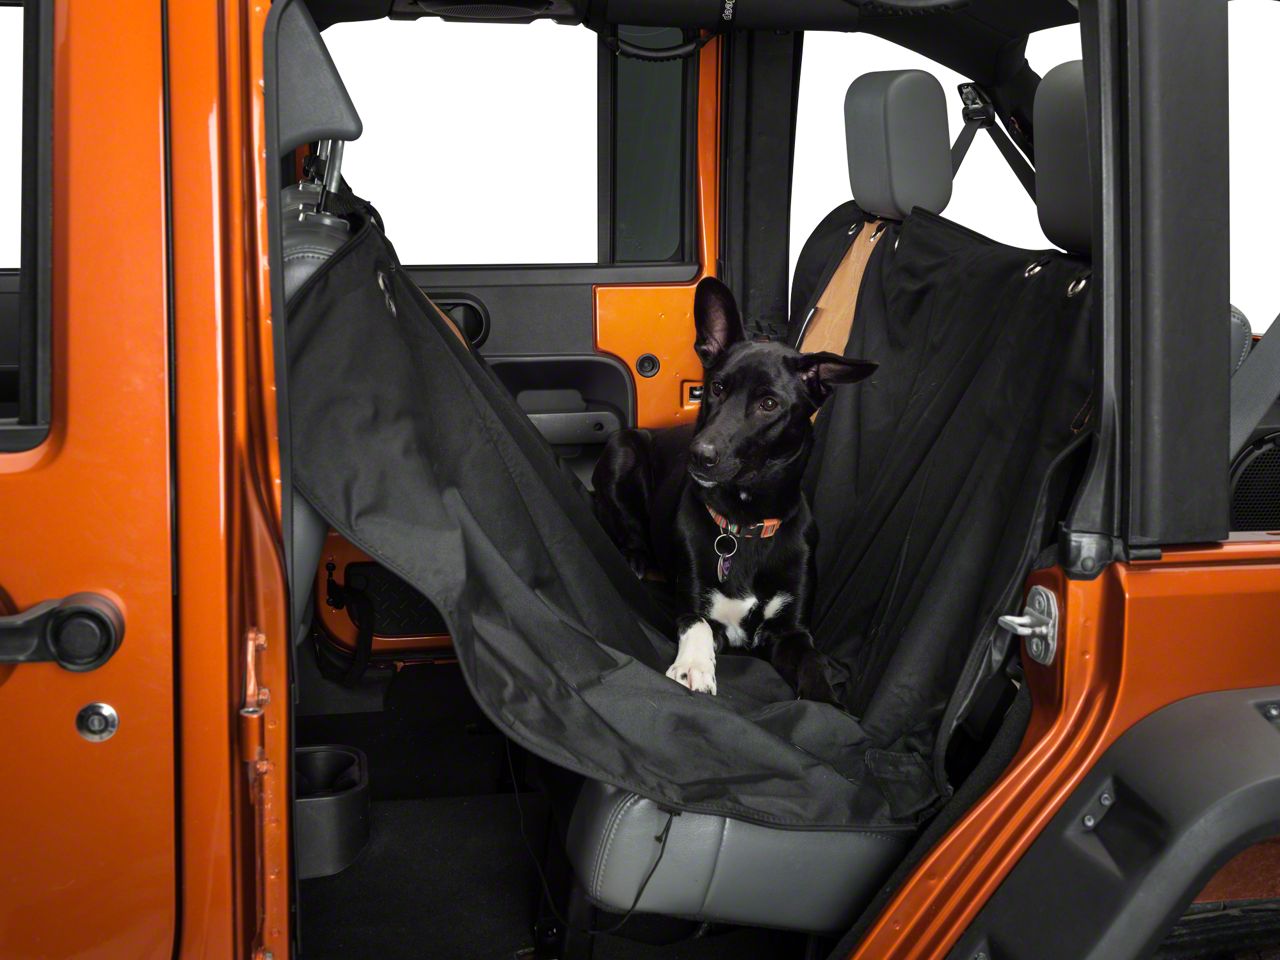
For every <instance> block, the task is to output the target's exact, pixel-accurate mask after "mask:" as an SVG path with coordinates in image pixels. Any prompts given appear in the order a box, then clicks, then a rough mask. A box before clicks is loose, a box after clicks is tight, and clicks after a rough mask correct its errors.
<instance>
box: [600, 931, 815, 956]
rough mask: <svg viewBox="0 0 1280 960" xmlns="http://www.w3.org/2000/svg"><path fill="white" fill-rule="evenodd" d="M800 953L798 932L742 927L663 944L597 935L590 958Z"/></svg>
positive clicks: (802, 941) (791, 954) (801, 938)
mask: <svg viewBox="0 0 1280 960" xmlns="http://www.w3.org/2000/svg"><path fill="white" fill-rule="evenodd" d="M803 956H804V938H803V937H801V936H799V935H798V934H792V933H783V932H781V931H777V930H755V929H745V928H744V929H740V930H729V931H726V932H724V933H718V934H713V935H711V936H707V937H702V938H699V939H694V940H684V941H681V942H680V943H673V944H669V945H664V946H653V945H649V944H645V943H637V942H636V941H634V940H626V939H623V938H621V937H610V936H597V937H596V945H595V956H594V958H593V960H743V958H748V957H749V958H751V960H797V958H799V957H803Z"/></svg>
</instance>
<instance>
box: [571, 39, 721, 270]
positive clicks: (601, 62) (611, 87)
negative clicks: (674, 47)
mask: <svg viewBox="0 0 1280 960" xmlns="http://www.w3.org/2000/svg"><path fill="white" fill-rule="evenodd" d="M617 31H618V28H617V27H613V28H611V29H610V36H617ZM689 36H690V34H689V31H687V30H686V31H684V39H685V40H688V39H689ZM596 46H597V49H598V52H597V64H598V81H597V87H596V90H597V112H596V117H597V119H596V125H597V135H598V137H599V149H598V151H597V162H598V164H599V177H598V180H597V194H598V198H599V215H598V218H597V219H598V224H599V252H598V255H597V264H596V265H597V266H599V267H624V268H630V267H641V268H646V267H654V268H661V267H669V266H672V265H679V266H683V267H689V266H693V267H697V266H698V263H697V243H698V238H697V193H698V190H697V169H698V167H697V164H698V135H697V134H698V128H697V124H698V59H699V58H698V54H697V53H696V52H695V53H694V54H692V55H691V56H686V57H684V58H682V59H681V60H680V61H679V62H680V66H681V70H682V73H683V83H682V85H681V89H682V93H683V101H682V103H681V124H680V126H681V133H682V142H681V170H680V193H681V198H680V220H681V222H680V246H679V249H678V250H677V253H676V256H674V257H672V258H669V259H667V260H649V261H645V260H624V261H619V260H618V259H617V249H616V248H617V234H616V230H615V226H616V223H617V216H616V211H617V169H618V164H617V154H618V119H619V118H618V114H617V100H618V97H617V80H618V62H619V60H620V59H621V58H622V55H621V54H616V53H614V52H613V51H612V50H610V49H609V47H608V46H607V45H606V44H605V43H604V42H603V38H602V37H597V39H596ZM680 276H681V277H685V276H687V271H683V270H682V271H681V272H680Z"/></svg>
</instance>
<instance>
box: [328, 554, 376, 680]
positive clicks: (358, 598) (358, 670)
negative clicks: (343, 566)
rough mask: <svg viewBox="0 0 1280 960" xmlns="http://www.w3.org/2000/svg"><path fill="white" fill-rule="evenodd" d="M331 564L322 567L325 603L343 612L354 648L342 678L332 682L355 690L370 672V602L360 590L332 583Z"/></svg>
mask: <svg viewBox="0 0 1280 960" xmlns="http://www.w3.org/2000/svg"><path fill="white" fill-rule="evenodd" d="M334 569H335V568H334V564H333V563H332V562H330V563H327V564H325V574H326V576H325V594H326V596H325V602H326V603H327V604H329V606H331V607H333V608H334V609H335V610H342V609H345V610H346V611H347V616H348V617H350V618H351V622H352V623H353V624H354V625H355V628H356V645H355V650H354V651H353V652H352V654H351V662H350V663H348V664H347V668H346V669H345V670H344V671H342V674H341V675H340V676H338V677H335V678H334V679H336V680H338V681H339V682H340V683H342V684H343V685H344V686H348V687H354V686H355V685H356V684H357V683H359V682H360V678H361V677H363V676H364V672H365V671H366V670H367V669H369V661H370V660H371V659H372V658H373V621H374V608H373V600H371V599H370V598H369V595H368V594H367V593H365V592H364V591H363V590H357V589H356V588H355V587H351V586H347V585H346V584H342V583H339V582H338V581H337V580H335V579H333V572H334Z"/></svg>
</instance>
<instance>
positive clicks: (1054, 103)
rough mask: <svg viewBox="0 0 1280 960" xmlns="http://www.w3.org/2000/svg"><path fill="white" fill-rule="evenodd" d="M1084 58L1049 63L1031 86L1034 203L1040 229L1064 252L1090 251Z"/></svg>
mask: <svg viewBox="0 0 1280 960" xmlns="http://www.w3.org/2000/svg"><path fill="white" fill-rule="evenodd" d="M1084 111H1085V96H1084V63H1083V62H1082V61H1080V60H1072V61H1071V62H1070V63H1063V64H1060V65H1059V66H1056V67H1054V68H1053V69H1052V70H1050V71H1049V72H1048V73H1046V74H1045V75H1044V79H1043V80H1041V81H1040V86H1039V87H1037V88H1036V103H1035V112H1034V117H1033V121H1034V124H1035V137H1036V206H1037V208H1038V209H1039V212H1040V229H1042V230H1043V231H1044V235H1045V236H1046V237H1048V238H1049V240H1050V242H1052V243H1055V244H1057V245H1058V246H1059V247H1061V248H1062V249H1063V250H1066V251H1067V252H1068V253H1083V254H1087V253H1089V248H1090V245H1091V241H1092V238H1093V191H1092V190H1091V189H1090V187H1089V137H1088V126H1087V124H1086V123H1085V112H1084Z"/></svg>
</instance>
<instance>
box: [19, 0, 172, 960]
mask: <svg viewBox="0 0 1280 960" xmlns="http://www.w3.org/2000/svg"><path fill="white" fill-rule="evenodd" d="M54 20H55V23H54V28H55V30H54V76H55V79H56V88H57V89H56V94H55V98H54V106H53V110H54V115H53V127H52V129H53V141H54V146H55V149H54V156H53V177H52V198H53V224H52V234H53V237H54V245H53V258H52V274H53V277H52V281H53V284H52V333H51V339H52V344H53V358H52V366H53V390H52V407H51V409H52V424H51V428H50V431H49V435H48V437H47V439H46V440H45V441H44V442H43V443H42V444H40V446H38V447H37V448H35V449H34V450H30V451H28V452H25V453H6V454H0V543H3V544H5V546H6V550H5V552H4V557H5V562H4V564H3V569H2V570H0V588H2V589H3V600H2V601H0V602H3V604H4V605H5V606H7V607H9V608H10V611H19V610H26V609H28V608H30V607H32V606H35V605H36V604H38V603H40V602H42V601H44V600H49V599H54V598H59V597H64V596H67V595H68V594H72V593H77V592H81V591H93V592H97V593H101V594H103V595H105V596H107V597H109V598H111V599H112V600H114V601H115V603H116V604H117V605H118V606H119V608H120V610H121V612H122V613H123V615H124V621H125V629H124V637H123V642H122V644H121V647H120V649H119V650H118V651H117V652H116V654H115V655H114V656H113V657H112V658H111V659H110V660H109V661H108V662H107V663H106V664H105V665H103V666H102V667H100V668H99V669H97V670H93V671H90V672H87V673H71V672H68V671H65V670H63V669H61V668H60V667H58V666H57V665H55V664H53V663H24V664H17V665H8V666H0V728H3V729H4V730H5V732H6V737H5V746H4V749H3V750H2V751H0V781H3V783H4V784H5V787H6V789H5V791H4V800H3V813H2V815H0V816H2V817H3V820H4V826H3V828H0V837H2V838H3V839H0V862H3V864H4V868H3V870H0V953H3V954H4V956H5V957H6V958H12V960H26V958H37V957H71V956H75V957H82V958H86V960H88V958H104V960H107V958H110V960H116V958H120V957H129V958H138V960H146V958H157V960H159V958H161V957H168V956H170V955H171V953H172V949H173V939H174V934H175V932H176V930H177V924H178V905H177V902H176V882H175V881H176V874H175V871H176V869H177V863H178V846H177V842H176V837H175V829H176V824H177V815H176V811H175V804H176V800H177V793H176V789H175V787H176V783H175V772H174V740H175V735H176V715H175V702H174V689H175V688H174V675H173V662H174V656H173V648H174V608H173V582H172V579H171V570H172V561H173V555H172V552H171V551H172V546H171V544H172V540H171V535H170V527H169V516H170V509H171V507H172V501H171V481H172V476H171V473H170V463H171V459H170V455H171V452H172V451H171V448H170V432H169V429H170V421H169V401H170V395H169V373H168V364H169V348H168V338H167V332H166V322H165V321H166V314H167V307H166V298H167V290H166V284H167V281H168V275H167V264H166V256H165V218H166V204H165V181H164V176H165V169H164V113H163V110H162V109H161V105H162V103H163V99H164V70H163V67H164V64H163V58H162V53H163V47H162V35H161V24H160V17H159V12H158V10H157V8H156V5H155V4H154V3H152V2H149V0H120V2H119V3H112V4H94V3H82V4H67V3H60V4H57V5H56V8H55V11H54ZM122 23H126V24H128V28H127V29H125V30H121V29H120V25H121V24H122ZM107 37H110V38H112V40H111V42H109V43H106V42H103V40H104V38H107ZM6 612H9V611H6ZM94 701H103V702H105V703H108V704H110V705H111V706H113V707H114V708H115V710H116V711H117V713H118V715H119V722H120V726H119V730H118V732H117V733H116V734H115V735H114V736H113V737H112V738H111V739H109V740H106V741H103V742H101V743H91V742H88V741H86V740H84V739H82V738H81V737H80V736H79V735H78V734H77V732H76V728H75V717H76V714H77V712H78V711H79V710H80V709H81V707H83V706H85V705H86V704H88V703H91V702H94Z"/></svg>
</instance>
